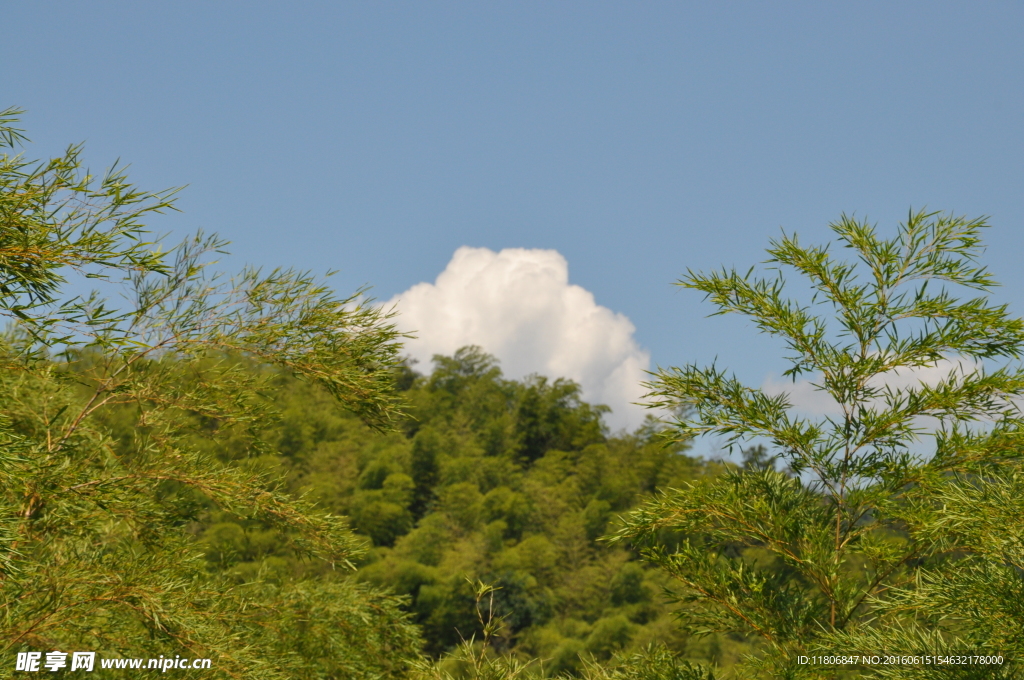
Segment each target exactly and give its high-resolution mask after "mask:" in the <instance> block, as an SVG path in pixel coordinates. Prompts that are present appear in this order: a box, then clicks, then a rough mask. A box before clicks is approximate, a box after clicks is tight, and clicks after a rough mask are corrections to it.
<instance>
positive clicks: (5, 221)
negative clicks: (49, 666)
mask: <svg viewBox="0 0 1024 680" xmlns="http://www.w3.org/2000/svg"><path fill="white" fill-rule="evenodd" d="M16 114H17V112H15V111H7V112H5V113H4V114H0V142H2V143H3V144H4V145H5V147H6V148H10V147H11V146H12V145H13V144H15V143H17V142H19V141H20V140H21V137H20V133H19V131H17V130H15V129H14V128H13V127H12V124H13V122H14V118H15V117H16ZM171 207H172V205H171V203H170V199H169V194H167V193H164V194H150V193H146V192H143V191H140V190H138V189H136V188H134V187H132V186H131V185H130V184H128V182H127V179H126V177H125V175H124V173H123V172H121V171H119V170H112V171H111V172H109V173H108V174H107V175H106V176H105V177H104V178H103V179H101V180H94V179H93V178H92V177H90V176H89V175H88V174H87V173H83V172H82V170H81V166H80V161H79V148H78V147H72V148H70V149H69V150H68V152H67V153H66V154H65V155H64V156H62V157H60V158H57V159H53V160H51V161H49V162H44V163H38V164H33V163H30V162H28V161H24V160H23V159H22V158H21V157H20V156H14V157H12V156H10V155H7V154H5V155H3V156H0V313H2V314H4V315H5V316H6V317H7V318H8V319H9V320H10V321H11V322H12V324H13V325H12V326H11V328H10V330H9V332H8V333H7V334H6V335H5V336H4V337H3V339H2V340H0V445H2V448H0V612H2V616H0V639H2V640H3V643H2V647H3V649H4V650H6V652H7V653H6V654H5V658H10V653H11V652H13V651H17V650H22V649H34V650H52V649H62V650H68V649H73V650H96V651H99V652H101V654H106V655H111V654H120V655H123V656H129V657H136V656H137V657H156V656H159V655H161V654H162V655H165V656H173V655H174V654H176V653H178V654H181V655H183V656H189V657H193V658H195V657H210V658H212V659H213V663H214V669H215V670H214V675H217V676H220V677H243V676H244V677H254V678H263V677H265V678H273V677H352V678H359V677H367V678H369V677H374V678H376V677H381V676H382V675H388V674H394V673H397V672H399V671H400V670H401V669H402V667H403V666H404V664H405V662H406V660H408V659H410V658H413V657H415V655H416V647H417V644H418V640H417V639H416V636H415V632H414V629H413V628H412V627H411V626H410V624H409V623H408V622H407V621H406V616H405V615H404V614H403V613H402V612H401V611H400V610H399V601H398V600H396V599H394V598H392V597H390V596H385V595H382V594H380V593H378V592H377V591H375V590H373V589H371V588H367V587H365V586H360V585H356V584H354V583H347V582H345V581H344V580H343V579H340V578H338V577H332V576H331V574H332V573H333V572H332V567H333V566H334V565H337V566H338V567H344V566H345V565H347V564H349V561H350V560H352V559H354V558H355V557H357V556H358V555H359V553H360V551H361V550H362V548H361V543H360V541H359V540H358V539H357V538H356V537H355V536H354V535H353V534H352V532H351V531H350V530H349V529H348V526H347V522H346V521H345V520H344V519H343V518H341V517H339V516H337V515H331V514H328V513H325V512H323V511H321V510H318V509H316V508H314V507H313V505H312V504H311V503H310V501H308V500H304V499H296V498H295V497H293V496H291V495H289V494H287V493H286V492H284V491H283V490H281V489H280V488H279V487H280V484H279V483H278V482H276V481H275V480H274V478H273V476H272V475H270V474H268V471H267V470H265V469H263V468H262V467H261V464H260V461H261V459H263V458H265V457H266V455H267V453H268V443H267V442H266V441H264V440H263V439H261V437H260V436H259V429H260V426H261V425H262V424H264V423H265V422H266V421H267V419H268V418H270V417H271V416H272V414H273V411H274V408H273V399H274V396H275V390H276V389H277V387H278V386H279V385H280V382H279V378H280V377H281V376H285V375H289V374H290V375H293V376H296V377H297V378H301V379H303V380H305V381H307V382H308V383H309V384H312V385H317V386H318V388H319V389H321V390H322V391H324V392H325V393H326V394H329V395H331V398H332V401H334V402H340V403H341V404H342V405H344V406H347V407H348V408H349V409H350V410H351V411H353V412H355V413H356V414H358V415H359V416H360V417H361V418H362V419H363V422H365V423H367V425H369V426H370V427H372V428H377V429H381V428H384V427H386V426H387V425H388V423H389V422H391V420H392V419H394V418H395V417H396V416H397V415H398V414H399V410H398V408H397V404H398V402H397V399H396V397H395V395H394V393H393V389H392V387H391V385H392V375H393V368H394V366H395V364H396V363H397V352H398V348H399V345H398V343H397V339H398V337H399V335H398V333H397V331H396V330H395V329H394V327H393V326H392V325H391V324H390V323H389V321H388V314H387V313H385V312H383V311H381V310H380V309H378V308H376V307H374V306H372V305H370V304H368V303H366V302H365V301H364V302H360V300H359V298H358V297H351V298H337V297H335V296H334V295H333V293H331V292H330V290H329V289H328V288H327V287H325V286H324V285H323V284H322V283H320V282H319V281H317V280H316V279H315V278H314V277H312V276H310V275H308V274H306V273H303V272H295V271H285V270H276V271H273V272H270V273H267V274H264V273H261V272H259V271H257V270H254V269H247V270H244V271H243V272H242V273H241V274H240V275H239V276H238V277H236V278H234V279H231V280H226V279H223V278H221V277H220V276H218V275H215V274H210V273H209V270H208V257H209V256H210V255H211V254H212V253H214V252H216V251H219V250H220V249H221V247H222V246H223V243H222V242H221V241H219V240H217V239H216V238H214V237H203V236H201V235H200V236H197V237H195V238H194V239H189V240H187V241H186V242H184V243H183V244H181V245H180V246H178V247H177V248H174V249H172V250H171V251H169V252H161V251H160V250H159V249H158V248H156V249H154V248H155V246H154V244H152V243H150V242H147V241H146V240H145V239H146V236H147V235H146V231H145V229H144V227H143V226H142V223H141V220H142V219H143V218H144V217H145V216H146V215H147V214H149V213H153V212H159V211H161V210H165V209H169V208H171ZM71 274H73V275H76V276H84V277H87V278H92V279H100V280H101V281H102V282H103V283H104V284H106V285H109V286H111V287H114V289H115V290H120V291H121V292H122V293H123V295H124V299H125V300H126V301H128V302H127V305H126V306H125V307H123V308H122V307H112V306H108V305H107V304H106V303H105V302H104V301H103V300H102V299H101V298H100V297H99V295H98V294H93V295H92V296H89V297H86V298H78V297H74V298H70V299H68V298H66V297H64V288H63V284H64V283H65V279H64V276H66V275H71ZM275 380H277V382H275ZM398 486H402V485H401V484H399V485H398ZM406 486H408V483H406ZM204 523H209V529H208V531H206V532H203V530H202V526H203V524H204ZM267 532H274V533H273V534H272V535H268V534H267ZM197 533H200V534H202V535H201V536H199V538H200V540H199V542H197V541H196V534H197ZM282 538H283V539H284V541H283V542H277V539H282ZM203 547H206V549H207V550H206V551H205V555H204V551H203V550H202V548H203ZM272 553H286V554H287V555H289V559H291V560H293V561H296V560H305V561H306V562H308V563H310V564H317V565H320V567H319V569H320V571H321V572H323V574H322V575H313V576H320V577H319V578H312V577H311V579H307V580H295V579H289V578H285V576H286V573H285V572H286V571H287V568H288V566H289V562H288V560H286V559H283V558H280V557H277V556H276V555H275V554H272ZM239 555H244V556H247V557H249V558H252V559H253V560H260V559H262V561H263V563H262V565H261V567H260V569H258V570H256V571H255V572H254V573H249V574H231V573H229V572H228V571H227V570H226V569H222V568H220V567H226V566H227V565H230V564H232V563H233V562H235V561H237V559H238V556H239ZM275 557H276V559H270V558H275ZM211 561H212V563H213V564H215V565H216V567H217V568H213V569H211V568H210V564H211ZM298 576H301V574H299V575H298ZM267 650H275V651H274V652H271V653H268V652H267ZM289 650H290V651H289ZM303 651H308V652H310V653H314V652H315V653H323V654H326V655H329V657H330V658H329V660H327V661H324V662H322V663H321V662H320V661H319V660H318V659H311V658H305V657H304V658H299V657H300V655H301V654H302V652H303ZM278 657H279V658H278ZM189 673H191V671H189V672H185V671H182V674H183V675H184V676H185V677H192V675H190V674H189ZM202 673H203V674H204V675H205V676H209V675H210V672H209V671H203V672H202ZM98 675H103V673H102V672H101V673H98Z"/></svg>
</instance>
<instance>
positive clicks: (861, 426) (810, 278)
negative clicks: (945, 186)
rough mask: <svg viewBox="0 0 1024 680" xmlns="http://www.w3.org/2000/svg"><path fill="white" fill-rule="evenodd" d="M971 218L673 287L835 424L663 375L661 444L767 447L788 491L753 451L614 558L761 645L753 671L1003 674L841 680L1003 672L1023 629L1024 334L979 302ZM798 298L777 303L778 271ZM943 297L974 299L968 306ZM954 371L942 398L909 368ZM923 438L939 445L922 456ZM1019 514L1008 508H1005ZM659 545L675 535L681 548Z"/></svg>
mask: <svg viewBox="0 0 1024 680" xmlns="http://www.w3.org/2000/svg"><path fill="white" fill-rule="evenodd" d="M985 226H986V225H985V222H984V221H983V220H980V219H978V220H968V219H964V218H960V217H955V216H950V215H946V214H940V213H925V212H912V213H911V214H910V216H909V219H908V220H907V221H906V223H904V224H901V225H900V226H899V229H898V231H897V233H896V235H895V236H894V237H892V238H888V239H886V238H883V237H881V236H880V235H879V234H878V233H877V232H876V230H875V228H874V227H873V226H871V225H869V224H867V223H864V222H859V221H856V220H854V219H851V218H847V217H845V216H844V217H843V218H842V219H841V220H839V221H838V222H837V223H835V224H833V225H832V230H833V232H834V233H835V234H836V236H837V237H838V241H839V244H840V245H841V246H843V248H845V249H846V251H847V252H849V253H851V254H852V255H853V256H854V259H853V260H843V259H838V258H837V257H836V255H835V254H834V252H832V251H831V250H830V248H829V247H828V246H825V247H819V246H804V245H801V244H800V243H799V241H798V240H797V238H796V236H790V235H785V234H784V235H783V236H782V237H781V238H780V239H779V240H777V241H773V242H772V244H771V247H770V249H769V250H768V253H769V254H770V259H769V260H768V262H769V263H770V264H771V265H772V266H773V267H777V268H779V273H778V275H777V276H775V277H768V278H760V277H758V276H755V275H754V273H753V270H751V271H749V272H747V273H745V274H742V273H739V272H737V271H734V270H722V271H719V272H714V273H711V274H701V273H696V272H693V271H690V272H689V273H688V275H687V276H686V278H685V279H683V280H682V281H681V282H680V285H682V286H683V287H686V288H692V289H695V290H698V291H701V292H703V293H705V295H706V296H707V298H708V299H710V300H711V302H712V303H714V304H715V305H716V306H717V307H718V311H717V312H716V313H718V314H725V313H739V314H743V315H745V316H747V317H749V318H751V319H752V320H753V321H754V323H755V324H756V325H757V327H758V328H759V329H760V330H761V331H763V332H765V333H768V334H770V335H773V336H776V337H779V338H781V339H782V340H783V341H784V342H785V344H786V347H787V348H788V350H789V356H788V357H787V358H788V361H789V362H790V368H789V370H788V371H787V372H786V375H788V376H791V377H792V378H793V379H794V380H795V379H797V378H800V377H801V376H805V375H806V376H809V377H810V378H811V379H812V380H813V381H814V383H813V384H814V385H815V386H816V387H817V389H819V390H820V394H821V398H822V400H829V399H830V400H831V401H832V402H834V405H835V409H834V411H833V413H832V414H831V415H826V416H823V417H820V418H812V417H805V416H802V415H800V414H799V413H798V412H796V411H795V410H794V409H793V407H792V404H791V402H790V400H789V397H788V396H787V395H786V394H780V395H772V394H768V393H766V392H764V391H763V390H761V389H757V388H751V387H748V386H745V385H743V384H742V383H741V382H740V381H739V380H737V379H736V378H735V377H731V376H729V375H727V374H726V372H725V371H723V370H722V369H720V368H719V367H717V366H711V367H707V368H704V367H699V366H695V365H689V366H685V367H683V368H674V369H669V370H662V371H660V372H659V373H658V374H657V376H656V379H655V380H654V381H653V382H652V383H651V384H650V388H651V397H652V399H653V403H654V404H655V405H657V406H662V407H670V408H673V409H676V412H677V413H680V414H682V415H680V416H679V417H678V418H677V419H676V420H675V422H674V423H673V425H674V426H673V428H672V429H671V430H669V431H667V435H668V436H669V437H670V438H671V439H672V440H674V441H686V440H689V439H690V438H692V437H696V436H700V435H721V436H724V437H725V438H726V440H727V441H728V442H730V443H737V442H741V441H743V440H748V439H749V438H752V437H758V438H763V439H762V441H764V440H767V441H769V442H770V443H771V445H772V447H773V450H774V451H775V452H776V454H777V455H778V457H779V458H780V459H781V461H782V462H783V463H784V464H786V465H787V466H788V468H789V469H790V470H791V471H792V472H793V473H794V475H795V476H789V475H787V474H784V473H782V472H778V471H776V470H775V469H774V466H771V465H764V464H762V462H763V459H764V455H763V452H756V455H748V456H747V458H748V465H747V469H746V470H742V471H739V470H737V471H731V472H728V473H726V474H724V475H722V476H720V477H715V478H703V479H701V480H698V481H696V482H693V483H689V484H685V485H683V486H682V487H680V488H679V489H678V490H674V491H666V492H665V493H663V494H661V495H659V496H658V497H657V498H655V499H654V500H651V501H650V502H648V503H646V504H645V505H644V506H642V507H641V508H640V509H638V510H636V511H634V512H632V513H630V514H629V515H628V517H627V519H626V523H625V525H624V526H623V528H622V529H621V530H620V531H619V532H618V534H617V538H618V540H619V541H625V540H628V541H632V542H634V543H635V544H636V545H638V546H642V552H643V554H644V556H645V557H646V559H648V560H649V561H651V562H652V563H654V564H656V565H658V566H659V567H661V568H662V569H664V570H665V571H666V572H667V573H668V574H670V575H671V576H672V577H673V578H674V579H675V581H676V583H677V584H678V586H679V588H680V592H679V599H680V601H681V602H682V603H683V604H684V609H683V610H682V613H683V620H684V623H685V626H686V628H687V630H689V631H692V632H695V633H696V632H705V631H717V632H720V633H723V634H727V635H731V636H738V637H741V638H744V639H750V640H754V641H756V642H757V644H758V646H759V653H758V654H757V655H755V656H754V657H752V658H751V659H750V660H749V661H748V663H747V664H746V665H745V672H746V673H748V674H750V675H756V676H764V677H804V676H813V677H836V676H837V674H839V673H840V669H837V668H829V667H823V666H817V667H816V666H814V665H813V664H803V665H802V664H799V663H798V656H799V655H814V654H841V653H846V654H854V653H868V652H870V653H877V654H885V653H890V654H921V655H941V654H943V653H951V650H958V651H959V652H960V653H971V654H1003V655H1004V657H1005V658H1006V663H1005V664H1004V665H1002V666H988V667H982V666H974V667H971V668H958V667H951V666H937V665H930V666H921V665H918V666H915V665H905V666H899V667H890V668H886V669H877V668H873V667H871V666H861V667H859V668H856V667H850V668H848V669H847V672H850V673H856V674H873V673H877V674H880V675H888V676H896V677H957V678H961V677H993V676H998V677H1016V674H1017V673H1019V672H1020V666H1019V662H1018V661H1017V660H1016V659H1015V658H1013V655H1014V653H1015V652H1016V651H1017V650H1019V649H1020V645H1021V640H1022V639H1024V638H1022V637H1021V630H1022V628H1021V626H1022V623H1024V618H1022V617H1021V610H1020V604H1019V603H1020V602H1021V598H1020V594H1019V593H1020V589H1021V576H1020V574H1021V573H1022V571H1021V566H1022V564H1024V563H1022V561H1021V552H1020V546H1021V545H1022V543H1021V537H1022V536H1024V531H1022V524H1021V520H1020V517H1021V515H1020V514H1019V513H1018V512H1017V507H1018V506H1019V498H1020V497H1021V496H1020V491H1021V487H1020V477H1019V463H1020V450H1021V449H1020V432H1021V430H1020V426H1021V420H1020V416H1019V413H1018V410H1017V408H1016V405H1015V403H1014V400H1015V399H1017V398H1019V397H1020V395H1021V394H1022V392H1024V371H1022V370H1021V369H1020V368H1019V367H1016V366H1014V365H1012V364H1007V365H995V366H993V365H992V362H1000V361H1002V362H1006V361H1008V360H1015V359H1018V358H1019V357H1020V355H1021V351H1022V348H1024V323H1022V321H1021V320H1019V319H1016V318H1013V317H1011V316H1010V315H1009V313H1008V311H1007V309H1006V307H1005V305H996V304H992V303H991V302H989V301H988V299H987V297H986V293H987V292H988V291H989V290H990V289H991V288H992V287H993V286H994V285H995V283H994V281H993V280H992V278H991V275H990V274H989V273H988V272H987V271H986V270H985V268H983V267H980V266H978V265H977V264H976V258H977V256H978V254H979V253H980V251H981V243H980V234H981V231H982V229H983V228H984V227H985ZM784 268H785V269H789V270H793V271H795V272H796V273H797V274H799V275H800V276H802V277H804V279H805V280H806V281H807V283H809V286H810V291H809V293H810V295H809V298H807V299H805V301H804V302H801V301H799V300H798V299H794V298H791V297H786V296H785V295H784V292H785V288H786V285H785V281H784V280H783V278H782V273H781V272H782V270H783V269H784ZM950 286H956V287H959V288H960V289H967V290H972V289H973V290H975V291H980V293H981V295H979V296H977V297H973V298H970V299H967V300H961V299H958V298H957V297H955V296H954V294H953V292H952V291H951V290H950V288H949V287H950ZM942 366H947V367H948V368H947V369H946V370H945V371H944V374H943V375H942V376H941V379H940V380H938V381H937V382H934V384H927V383H925V382H923V381H917V380H914V379H913V376H914V375H915V374H914V371H916V370H920V369H929V370H932V371H934V370H935V368H936V367H942ZM926 436H930V441H931V442H932V443H933V446H931V447H927V449H926V446H925V444H926V442H927V441H929V440H928V439H926ZM1013 499H1017V500H1013ZM665 530H673V531H677V532H682V533H683V534H684V535H685V536H686V539H685V540H684V541H682V542H681V543H680V544H679V545H678V546H677V547H673V546H669V545H665V544H664V543H663V542H662V541H660V540H659V536H660V535H662V533H663V532H664V531H665Z"/></svg>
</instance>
